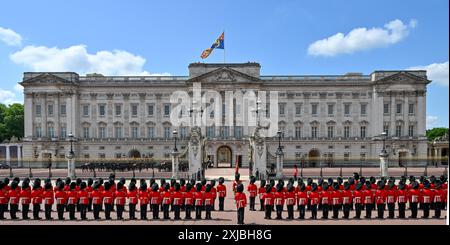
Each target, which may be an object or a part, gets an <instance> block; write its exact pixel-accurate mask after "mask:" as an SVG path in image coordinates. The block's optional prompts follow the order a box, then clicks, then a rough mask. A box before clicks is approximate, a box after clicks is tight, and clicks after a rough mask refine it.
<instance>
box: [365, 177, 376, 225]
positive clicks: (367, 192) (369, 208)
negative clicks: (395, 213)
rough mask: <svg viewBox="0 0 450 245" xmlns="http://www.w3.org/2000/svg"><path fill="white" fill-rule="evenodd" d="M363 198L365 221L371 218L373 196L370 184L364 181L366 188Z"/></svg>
mask: <svg viewBox="0 0 450 245" xmlns="http://www.w3.org/2000/svg"><path fill="white" fill-rule="evenodd" d="M363 197H364V206H365V209H366V216H365V218H366V219H370V218H372V209H373V202H374V195H373V192H372V189H371V182H370V181H368V180H367V181H366V188H365V190H364V191H363Z"/></svg>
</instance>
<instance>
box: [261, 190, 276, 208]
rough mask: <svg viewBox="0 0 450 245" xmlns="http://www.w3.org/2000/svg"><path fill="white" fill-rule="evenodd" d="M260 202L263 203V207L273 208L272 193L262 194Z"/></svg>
mask: <svg viewBox="0 0 450 245" xmlns="http://www.w3.org/2000/svg"><path fill="white" fill-rule="evenodd" d="M261 199H262V201H263V203H264V205H269V206H273V203H274V200H273V199H274V196H273V194H272V192H269V193H264V194H263V195H262V198H261Z"/></svg>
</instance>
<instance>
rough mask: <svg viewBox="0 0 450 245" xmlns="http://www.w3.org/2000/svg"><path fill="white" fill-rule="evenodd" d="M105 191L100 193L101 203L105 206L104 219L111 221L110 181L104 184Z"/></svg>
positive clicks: (111, 195)
mask: <svg viewBox="0 0 450 245" xmlns="http://www.w3.org/2000/svg"><path fill="white" fill-rule="evenodd" d="M104 186H105V190H104V191H103V192H102V197H103V202H104V204H105V219H106V220H110V219H111V211H112V207H113V201H114V195H113V191H112V190H111V187H112V184H111V181H108V182H105V185H104Z"/></svg>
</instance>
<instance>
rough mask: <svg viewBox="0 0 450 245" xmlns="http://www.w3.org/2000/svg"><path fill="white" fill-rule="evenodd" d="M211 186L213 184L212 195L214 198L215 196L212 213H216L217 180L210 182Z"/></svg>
mask: <svg viewBox="0 0 450 245" xmlns="http://www.w3.org/2000/svg"><path fill="white" fill-rule="evenodd" d="M209 183H210V184H211V194H212V196H213V199H212V209H211V210H212V211H215V210H216V209H215V204H216V198H217V189H216V187H215V185H216V180H211V181H210V182H209Z"/></svg>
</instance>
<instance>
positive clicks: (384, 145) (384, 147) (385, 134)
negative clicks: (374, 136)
mask: <svg viewBox="0 0 450 245" xmlns="http://www.w3.org/2000/svg"><path fill="white" fill-rule="evenodd" d="M386 136H387V133H386V132H382V133H381V139H382V140H383V149H382V150H381V152H382V153H386V144H385V141H386Z"/></svg>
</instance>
